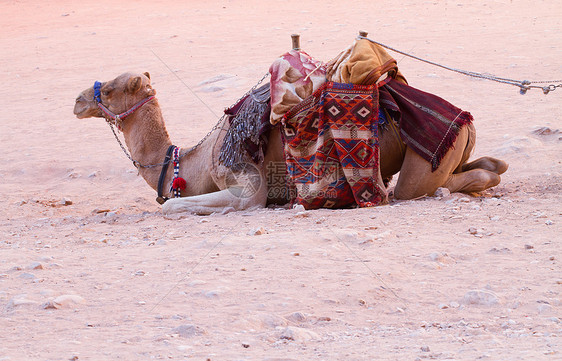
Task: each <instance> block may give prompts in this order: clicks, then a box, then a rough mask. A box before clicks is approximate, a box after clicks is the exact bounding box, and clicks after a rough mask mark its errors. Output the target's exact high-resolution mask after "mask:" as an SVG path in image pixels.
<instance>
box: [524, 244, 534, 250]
mask: <svg viewBox="0 0 562 361" xmlns="http://www.w3.org/2000/svg"><path fill="white" fill-rule="evenodd" d="M533 248H535V247H534V246H532V245H530V244H526V245H525V249H526V250H530V249H533Z"/></svg>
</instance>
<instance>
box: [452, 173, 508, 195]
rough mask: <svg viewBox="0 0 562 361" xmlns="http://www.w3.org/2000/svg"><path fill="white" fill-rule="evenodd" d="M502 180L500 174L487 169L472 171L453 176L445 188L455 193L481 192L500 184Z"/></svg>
mask: <svg viewBox="0 0 562 361" xmlns="http://www.w3.org/2000/svg"><path fill="white" fill-rule="evenodd" d="M500 181H501V178H500V176H499V175H498V174H496V173H494V172H492V171H488V170H485V169H472V170H469V171H468V172H463V173H459V174H452V175H451V176H450V177H449V179H448V180H447V182H445V184H444V187H445V188H447V189H449V191H450V192H451V193H454V192H464V193H471V192H480V191H483V190H485V189H488V188H490V187H495V186H497V185H498V184H500Z"/></svg>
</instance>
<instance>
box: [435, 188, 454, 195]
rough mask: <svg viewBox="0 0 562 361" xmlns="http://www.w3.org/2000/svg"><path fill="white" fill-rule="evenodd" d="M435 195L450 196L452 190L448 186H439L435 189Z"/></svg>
mask: <svg viewBox="0 0 562 361" xmlns="http://www.w3.org/2000/svg"><path fill="white" fill-rule="evenodd" d="M433 195H434V196H435V197H441V198H444V197H448V196H450V195H451V191H449V189H447V188H443V187H439V188H437V190H436V191H435V193H434V194H433Z"/></svg>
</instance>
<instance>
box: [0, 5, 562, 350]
mask: <svg viewBox="0 0 562 361" xmlns="http://www.w3.org/2000/svg"><path fill="white" fill-rule="evenodd" d="M0 14H1V16H0V25H1V26H0V27H1V28H2V31H1V33H0V48H1V49H2V51H1V55H0V69H1V74H2V87H1V88H0V105H1V109H2V111H1V112H0V129H1V131H0V150H1V154H2V156H1V163H0V192H1V193H0V194H1V195H2V200H3V207H2V208H1V209H0V255H1V256H0V332H1V333H0V360H118V359H119V360H148V359H174V360H178V359H179V360H182V359H197V360H208V359H210V360H374V359H376V360H425V359H436V360H476V359H484V360H560V359H561V358H562V324H561V323H560V319H561V318H562V295H561V292H562V271H561V267H560V261H561V259H562V252H561V249H562V247H561V243H560V240H561V224H562V217H561V216H562V209H561V206H560V204H561V202H562V195H561V193H562V192H561V191H562V167H561V163H560V156H561V154H562V152H561V149H562V142H561V137H562V134H561V133H556V132H557V131H559V129H562V120H561V119H562V106H561V104H562V89H561V88H558V89H557V90H556V91H554V92H552V93H550V94H548V95H544V94H543V93H542V92H541V91H540V90H533V91H529V92H528V93H527V94H526V95H524V96H522V95H520V94H519V92H518V89H517V88H515V87H511V86H507V85H502V84H497V83H493V82H488V81H482V80H476V79H472V78H467V77H464V76H462V75H458V74H455V73H452V72H448V71H445V70H442V69H439V68H436V67H432V66H429V65H427V64H423V63H420V62H417V61H414V60H411V59H409V58H404V57H402V56H400V55H396V57H397V59H398V60H399V66H400V68H401V69H402V71H403V72H404V74H405V75H406V76H407V78H408V79H409V81H410V83H411V84H412V85H413V86H415V87H418V88H420V89H423V90H425V91H429V92H432V93H435V94H438V95H440V96H441V97H443V98H445V99H447V100H449V101H450V102H452V103H453V104H455V105H457V106H459V107H461V108H463V109H465V110H469V111H470V112H471V113H472V114H473V115H474V117H475V119H476V121H475V124H476V128H477V132H478V140H477V145H476V151H475V154H474V156H482V155H490V156H495V157H498V158H502V159H504V160H506V161H507V162H509V163H510V169H509V171H508V172H507V173H505V174H504V175H503V177H502V183H501V184H500V185H499V186H497V187H495V188H493V189H491V190H489V191H487V192H485V193H484V194H482V195H481V196H479V197H467V196H465V195H460V194H453V195H451V196H449V197H445V198H437V197H431V198H424V199H420V200H415V201H407V202H393V203H391V204H390V205H388V206H384V207H379V208H374V209H355V210H334V211H330V210H319V211H308V212H298V211H295V210H284V209H263V210H256V211H252V212H239V213H230V214H227V215H211V216H206V217H201V216H193V215H186V216H182V217H170V218H166V217H163V216H162V214H161V213H160V208H159V206H158V204H156V203H155V202H154V197H155V194H154V192H153V191H152V190H151V189H150V188H149V187H148V186H147V185H146V184H145V183H144V181H143V180H142V179H141V178H140V177H137V175H136V172H135V169H134V168H133V166H132V165H131V164H130V162H129V161H128V160H127V159H126V158H125V156H124V155H123V153H122V152H121V150H120V149H119V147H118V145H117V143H116V141H115V139H114V138H113V136H112V135H111V133H110V131H109V129H108V127H107V126H106V125H105V124H104V122H103V121H102V120H100V119H87V120H78V119H76V118H75V117H74V116H73V114H72V108H73V104H74V98H75V97H76V96H77V95H78V93H79V92H80V91H82V90H83V89H85V88H86V87H88V86H90V85H91V84H92V83H93V82H94V80H108V79H112V78H114V77H115V76H117V75H119V74H121V73H122V72H125V71H128V70H134V71H149V72H150V73H151V75H152V79H153V85H154V87H155V88H156V89H157V91H158V98H159V100H160V103H161V105H162V108H163V112H164V116H165V118H166V121H167V127H168V130H169V132H170V134H171V136H172V140H173V141H174V143H175V144H182V145H186V146H187V145H192V144H194V143H196V142H197V141H198V140H199V139H201V137H203V136H204V135H205V134H206V133H207V131H208V130H209V129H210V128H211V126H212V125H214V124H215V122H216V120H217V116H216V114H220V113H221V111H222V109H223V108H225V107H227V106H229V105H230V104H232V103H233V102H234V101H235V100H236V99H238V97H240V96H241V95H242V94H243V93H245V92H246V91H247V90H248V89H249V88H250V87H251V86H253V85H254V84H255V83H256V82H257V81H258V80H259V79H260V78H261V77H262V75H263V74H265V73H266V72H267V69H268V67H269V65H270V64H271V63H272V61H273V60H274V59H275V58H276V57H277V56H278V55H280V54H282V53H284V52H285V51H287V50H289V48H290V44H291V43H290V34H291V33H300V34H301V38H302V47H303V49H304V50H305V51H307V52H308V53H309V54H311V55H312V56H314V57H316V58H318V59H321V60H324V61H327V60H329V59H331V58H332V57H333V56H335V55H337V53H338V52H339V51H341V50H342V49H344V48H345V47H346V46H348V45H349V44H351V42H352V41H353V38H354V36H355V35H356V34H357V32H358V31H359V30H366V31H369V34H370V37H372V38H374V39H376V40H379V41H382V42H383V43H387V44H389V45H391V46H394V47H396V48H398V49H402V50H404V51H408V52H411V53H413V54H415V55H417V56H421V57H425V58H428V59H431V60H433V61H436V62H439V63H443V64H446V65H449V66H452V67H456V68H461V69H466V70H472V71H478V72H488V73H493V74H495V75H498V76H504V77H509V78H515V79H529V80H559V79H560V78H562V67H561V65H560V64H561V61H560V59H562V51H561V45H562V44H561V40H560V34H561V33H562V20H561V18H562V5H561V4H560V3H559V2H557V1H550V0H548V1H540V0H535V1H521V0H513V1H508V0H505V1H462V0H457V1H440V2H437V1H435V2H420V1H398V2H387V1H377V2H374V1H373V2H349V1H339V2H336V1H307V0H305V1H294V0H285V1H275V2H268V1H263V0H260V1H213V0H211V1H203V2H199V1H197V2H196V1H189V2H180V1H151V2H139V1H134V2H133V1H121V2H115V1H105V0H101V1H95V2H94V1H80V2H77V1H2V2H1V3H0ZM160 59H161V60H160ZM170 69H171V70H173V71H174V72H175V74H176V75H177V76H178V77H179V78H181V79H182V80H183V82H185V85H184V84H183V83H182V81H179V80H178V78H177V77H176V75H174V73H172V72H171V71H170ZM186 85H187V86H188V87H189V88H191V89H192V90H193V92H191V91H190V90H189V89H188V88H187V87H186ZM540 127H546V128H548V129H547V130H546V131H543V132H542V133H543V134H542V135H541V134H536V132H535V133H534V130H536V129H537V128H540ZM255 230H260V231H259V232H257V233H258V234H256V232H255ZM259 233H263V234H259Z"/></svg>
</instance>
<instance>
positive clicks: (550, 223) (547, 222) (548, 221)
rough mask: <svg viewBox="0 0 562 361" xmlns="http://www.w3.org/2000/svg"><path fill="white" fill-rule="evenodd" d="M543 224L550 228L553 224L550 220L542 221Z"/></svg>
mask: <svg viewBox="0 0 562 361" xmlns="http://www.w3.org/2000/svg"><path fill="white" fill-rule="evenodd" d="M544 224H546V225H547V226H552V225H553V224H554V222H553V221H551V220H550V219H547V220H546V221H544Z"/></svg>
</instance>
